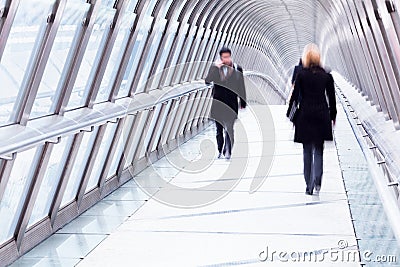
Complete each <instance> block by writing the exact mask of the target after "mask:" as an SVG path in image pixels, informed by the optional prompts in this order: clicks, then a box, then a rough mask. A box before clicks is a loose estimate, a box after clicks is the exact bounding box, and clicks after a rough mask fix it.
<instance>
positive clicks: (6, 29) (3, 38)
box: [0, 0, 20, 61]
mask: <svg viewBox="0 0 400 267" xmlns="http://www.w3.org/2000/svg"><path fill="white" fill-rule="evenodd" d="M19 3H20V0H13V1H11V3H10V5H9V6H8V7H6V10H7V11H6V12H7V14H5V16H6V17H5V18H4V19H2V20H3V22H2V24H1V25H0V26H1V28H0V61H1V58H2V56H3V52H4V49H5V48H6V44H7V39H8V36H9V35H10V31H11V27H12V24H13V22H14V19H15V15H16V14H17V9H18V6H19ZM3 16H4V14H3Z"/></svg>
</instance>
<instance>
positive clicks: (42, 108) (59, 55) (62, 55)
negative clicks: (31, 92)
mask: <svg viewBox="0 0 400 267" xmlns="http://www.w3.org/2000/svg"><path fill="white" fill-rule="evenodd" d="M84 2H85V1H84V0H75V1H68V2H67V5H66V7H65V10H64V13H63V16H62V18H61V22H60V26H59V28H58V31H57V35H56V38H55V40H54V44H53V47H52V50H51V53H50V56H49V60H48V62H47V65H46V68H45V71H44V73H43V78H42V81H41V83H40V85H39V90H38V94H37V96H36V99H35V102H34V105H33V107H32V112H31V116H30V117H31V118H37V117H39V116H44V115H48V114H50V113H53V112H54V111H55V108H56V107H55V106H54V105H55V103H56V101H57V96H56V91H57V90H60V88H59V87H60V86H61V85H60V84H59V82H60V79H61V75H62V73H63V72H64V71H63V70H64V69H66V68H69V67H70V66H68V65H65V64H66V62H67V58H69V57H71V56H72V55H70V53H72V52H73V50H71V48H72V47H73V44H74V43H75V42H76V40H77V37H78V36H77V35H79V33H80V31H78V29H79V28H80V24H81V23H82V20H83V18H84V17H85V14H86V12H87V10H88V9H89V7H90V5H89V4H86V3H84Z"/></svg>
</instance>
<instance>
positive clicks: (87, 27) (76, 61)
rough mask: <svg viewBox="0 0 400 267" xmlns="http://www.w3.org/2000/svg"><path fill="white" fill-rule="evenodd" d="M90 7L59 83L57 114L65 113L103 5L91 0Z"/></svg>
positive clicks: (97, 0) (98, 0) (96, 0)
mask: <svg viewBox="0 0 400 267" xmlns="http://www.w3.org/2000/svg"><path fill="white" fill-rule="evenodd" d="M90 4H91V6H90V8H89V11H88V13H87V16H86V18H85V19H84V20H83V22H82V28H81V31H80V32H79V35H77V37H76V38H75V40H74V41H75V43H74V48H73V49H71V53H70V55H69V58H68V59H67V62H66V64H65V65H66V66H69V67H68V68H66V69H65V70H64V71H63V73H62V76H61V77H62V80H61V81H60V83H59V88H58V89H59V93H58V97H59V98H58V99H57V101H56V104H55V105H56V106H55V108H54V110H55V114H59V115H64V113H65V108H66V107H67V105H68V102H69V98H70V97H71V94H72V90H73V87H74V84H75V81H76V78H77V76H78V71H79V67H80V66H81V63H82V60H83V56H84V54H85V50H86V47H87V45H88V43H89V39H90V36H91V33H92V31H93V27H94V23H95V22H96V16H97V14H98V12H99V9H100V6H101V0H91V1H90Z"/></svg>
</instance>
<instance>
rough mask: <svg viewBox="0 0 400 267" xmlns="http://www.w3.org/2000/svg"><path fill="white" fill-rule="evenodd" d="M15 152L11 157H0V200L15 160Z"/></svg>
mask: <svg viewBox="0 0 400 267" xmlns="http://www.w3.org/2000/svg"><path fill="white" fill-rule="evenodd" d="M15 155H16V154H15V153H14V154H13V156H12V158H11V159H1V162H2V163H1V169H0V171H1V172H0V202H1V200H2V199H3V196H4V192H5V191H6V188H7V183H8V180H9V179H10V174H11V170H12V167H13V165H14V162H15Z"/></svg>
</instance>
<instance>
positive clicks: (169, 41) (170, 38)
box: [152, 22, 179, 88]
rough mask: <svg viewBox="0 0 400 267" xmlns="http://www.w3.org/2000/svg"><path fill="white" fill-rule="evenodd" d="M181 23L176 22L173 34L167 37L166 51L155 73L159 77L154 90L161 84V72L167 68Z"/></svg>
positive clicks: (164, 50) (172, 29)
mask: <svg viewBox="0 0 400 267" xmlns="http://www.w3.org/2000/svg"><path fill="white" fill-rule="evenodd" d="M178 25H179V23H178V22H174V23H173V24H172V25H171V26H170V27H171V32H170V33H169V35H168V37H167V41H166V43H165V46H164V49H163V51H162V54H161V56H160V60H159V63H158V66H157V69H156V72H155V75H156V76H157V79H156V80H154V83H153V86H152V88H157V87H158V85H159V82H160V79H159V78H160V76H161V72H162V71H163V70H164V68H165V64H166V62H167V59H168V55H169V54H170V52H171V46H172V43H173V41H174V38H175V35H176V29H177V28H178Z"/></svg>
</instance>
